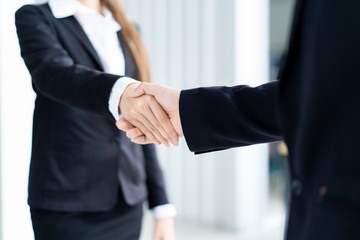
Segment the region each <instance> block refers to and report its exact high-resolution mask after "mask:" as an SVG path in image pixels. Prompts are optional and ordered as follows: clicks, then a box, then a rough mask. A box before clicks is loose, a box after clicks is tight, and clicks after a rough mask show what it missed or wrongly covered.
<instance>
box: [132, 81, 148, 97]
mask: <svg viewBox="0 0 360 240" xmlns="http://www.w3.org/2000/svg"><path fill="white" fill-rule="evenodd" d="M145 85H146V83H140V84H139V86H137V87H136V88H135V89H134V90H132V91H130V92H129V96H130V97H140V96H142V95H144V94H145V93H146V92H145V87H146V86H145Z"/></svg>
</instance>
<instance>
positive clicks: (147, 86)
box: [116, 83, 183, 145]
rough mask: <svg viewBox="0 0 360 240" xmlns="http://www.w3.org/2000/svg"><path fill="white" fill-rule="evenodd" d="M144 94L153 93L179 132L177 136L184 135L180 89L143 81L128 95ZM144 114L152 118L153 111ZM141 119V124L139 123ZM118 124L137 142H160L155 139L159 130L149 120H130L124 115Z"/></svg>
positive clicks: (141, 95)
mask: <svg viewBox="0 0 360 240" xmlns="http://www.w3.org/2000/svg"><path fill="white" fill-rule="evenodd" d="M129 90H130V89H129ZM143 95H151V96H153V97H154V98H155V99H156V101H157V102H158V103H159V104H160V105H161V107H162V108H163V109H164V110H165V111H166V113H167V115H168V117H169V118H170V120H171V123H172V126H173V127H174V128H175V130H176V132H177V136H183V131H182V126H181V121H180V114H179V99H180V90H177V89H173V88H169V87H165V86H162V85H158V84H151V83H141V84H140V85H138V86H137V87H135V88H131V90H130V91H129V92H128V96H129V97H134V98H135V99H137V98H139V97H145V96H143ZM142 115H143V117H144V118H145V119H151V118H152V117H151V112H149V111H147V112H142ZM139 121H140V124H139V123H138V122H139ZM116 125H117V127H118V128H119V129H121V130H123V131H125V132H126V135H127V136H128V137H129V138H131V140H132V141H133V142H135V143H139V144H147V143H158V142H156V140H155V141H154V139H155V138H156V137H154V136H157V135H156V132H157V131H159V130H157V131H156V129H155V128H154V126H153V125H151V124H150V122H149V121H142V120H141V119H138V120H137V121H136V120H134V119H133V120H130V119H128V118H127V117H126V116H125V115H124V118H122V119H120V120H119V121H117V122H116ZM139 126H140V127H142V128H140V127H139ZM143 129H145V130H143ZM154 130H155V131H154ZM174 145H175V144H174Z"/></svg>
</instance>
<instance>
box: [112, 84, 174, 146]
mask: <svg viewBox="0 0 360 240" xmlns="http://www.w3.org/2000/svg"><path fill="white" fill-rule="evenodd" d="M141 85H142V84H140V85H139V84H135V83H134V84H130V85H129V86H128V87H127V88H126V89H125V91H124V93H123V94H122V96H121V99H120V103H119V108H120V112H121V114H122V115H123V116H124V118H125V119H126V120H127V121H128V124H130V125H131V126H132V128H134V127H136V129H137V131H138V132H141V133H142V135H145V136H146V139H147V142H146V143H155V144H161V143H162V144H164V145H166V146H170V143H172V144H173V145H176V146H177V145H178V135H177V133H176V131H175V129H174V128H173V125H172V123H171V122H170V120H169V117H168V115H167V114H166V112H165V111H164V110H163V108H162V107H161V106H160V105H159V103H158V102H157V100H156V99H155V98H154V97H153V96H151V95H143V94H142V93H140V92H139V90H137V91H136V90H135V89H136V88H137V87H138V86H141Z"/></svg>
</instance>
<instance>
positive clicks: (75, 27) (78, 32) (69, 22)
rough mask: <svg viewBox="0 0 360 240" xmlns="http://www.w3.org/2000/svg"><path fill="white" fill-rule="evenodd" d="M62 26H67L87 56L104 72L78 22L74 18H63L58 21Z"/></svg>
mask: <svg viewBox="0 0 360 240" xmlns="http://www.w3.org/2000/svg"><path fill="white" fill-rule="evenodd" d="M60 21H61V22H62V23H63V24H65V25H66V26H67V28H68V29H70V30H71V31H72V33H73V34H74V35H75V36H76V37H77V38H78V39H79V40H80V42H81V44H82V45H83V46H84V48H85V49H86V50H87V52H88V53H89V55H90V56H91V57H92V58H93V60H94V61H95V62H96V64H97V65H98V67H99V69H100V70H101V71H104V67H103V65H102V63H101V61H100V58H99V55H98V54H97V53H96V50H95V48H94V47H93V45H92V44H91V42H90V40H89V38H88V37H87V35H86V33H85V32H84V30H83V28H82V27H81V25H80V24H79V22H78V21H77V20H76V19H75V17H74V16H71V17H67V18H63V19H61V20H60Z"/></svg>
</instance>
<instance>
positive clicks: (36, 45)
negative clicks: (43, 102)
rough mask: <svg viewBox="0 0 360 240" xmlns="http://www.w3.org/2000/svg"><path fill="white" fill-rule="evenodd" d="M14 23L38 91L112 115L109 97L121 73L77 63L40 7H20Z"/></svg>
mask: <svg viewBox="0 0 360 240" xmlns="http://www.w3.org/2000/svg"><path fill="white" fill-rule="evenodd" d="M15 22H16V27H17V33H18V38H19V43H20V47H21V55H22V57H23V59H24V61H25V64H26V66H27V67H28V69H29V72H30V74H31V76H32V81H33V86H34V90H35V91H36V92H37V94H42V95H44V96H46V97H47V98H50V99H52V100H53V101H57V102H60V103H63V104H68V105H71V106H75V107H79V108H82V109H83V110H87V111H91V112H94V113H98V114H102V115H106V116H108V117H109V118H112V117H111V113H110V111H109V109H108V100H109V96H110V92H111V89H112V86H113V85H114V83H115V81H116V80H117V79H119V77H120V76H116V75H111V74H106V73H103V72H100V71H96V70H94V69H89V68H86V67H84V66H82V65H79V64H75V63H74V61H73V59H72V58H71V57H70V56H69V55H68V53H67V52H66V50H65V49H64V48H63V47H62V45H61V43H60V42H59V40H58V38H57V35H56V34H57V32H56V29H55V27H54V26H53V23H52V21H50V20H49V19H48V17H46V16H45V14H44V13H43V12H42V11H41V10H40V8H37V7H36V6H32V5H26V6H24V7H22V8H20V9H19V10H18V11H17V12H16V14H15Z"/></svg>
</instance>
